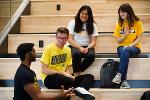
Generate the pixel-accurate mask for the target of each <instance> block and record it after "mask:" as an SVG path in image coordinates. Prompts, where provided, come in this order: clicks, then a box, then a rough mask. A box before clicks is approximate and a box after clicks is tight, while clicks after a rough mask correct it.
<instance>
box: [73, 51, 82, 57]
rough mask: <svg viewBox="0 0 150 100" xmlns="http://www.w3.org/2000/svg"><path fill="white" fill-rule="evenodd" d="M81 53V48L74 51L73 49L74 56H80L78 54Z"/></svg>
mask: <svg viewBox="0 0 150 100" xmlns="http://www.w3.org/2000/svg"><path fill="white" fill-rule="evenodd" d="M80 55H81V53H80V51H79V50H74V51H72V56H75V57H78V56H80Z"/></svg>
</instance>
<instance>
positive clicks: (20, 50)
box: [16, 43, 34, 61]
mask: <svg viewBox="0 0 150 100" xmlns="http://www.w3.org/2000/svg"><path fill="white" fill-rule="evenodd" d="M33 46H34V44H33V43H22V44H20V45H19V46H18V47H17V50H16V52H17V55H18V56H19V58H20V60H21V61H23V60H25V55H26V54H27V53H28V52H31V51H32V48H33Z"/></svg>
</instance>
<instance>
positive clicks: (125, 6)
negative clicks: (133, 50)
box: [118, 3, 140, 27]
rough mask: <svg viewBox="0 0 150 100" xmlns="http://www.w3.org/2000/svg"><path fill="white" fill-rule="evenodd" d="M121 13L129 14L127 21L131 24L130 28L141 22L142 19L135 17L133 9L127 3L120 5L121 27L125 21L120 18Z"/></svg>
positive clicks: (119, 20)
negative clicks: (136, 22)
mask: <svg viewBox="0 0 150 100" xmlns="http://www.w3.org/2000/svg"><path fill="white" fill-rule="evenodd" d="M120 11H122V12H127V20H128V23H129V26H130V27H132V26H133V25H134V22H135V21H139V20H140V19H139V18H138V17H137V16H136V15H135V13H134V11H133V8H132V7H131V6H130V4H128V3H125V4H122V5H120V7H119V9H118V14H119V19H118V22H119V25H120V26H122V25H123V21H124V20H123V19H122V18H121V16H120Z"/></svg>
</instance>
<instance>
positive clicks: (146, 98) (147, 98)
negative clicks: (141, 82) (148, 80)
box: [141, 91, 150, 100]
mask: <svg viewBox="0 0 150 100" xmlns="http://www.w3.org/2000/svg"><path fill="white" fill-rule="evenodd" d="M141 100H150V91H146V92H144V93H143V95H142V97H141Z"/></svg>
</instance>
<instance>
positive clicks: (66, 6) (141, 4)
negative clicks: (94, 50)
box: [31, 0, 150, 15]
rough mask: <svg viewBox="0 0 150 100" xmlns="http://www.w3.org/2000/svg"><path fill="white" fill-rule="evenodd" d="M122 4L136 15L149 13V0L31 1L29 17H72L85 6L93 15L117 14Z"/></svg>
mask: <svg viewBox="0 0 150 100" xmlns="http://www.w3.org/2000/svg"><path fill="white" fill-rule="evenodd" d="M123 3H130V4H131V5H132V7H133V9H134V11H135V13H136V14H148V13H150V6H149V4H150V1H149V0H142V1H140V0H115V1H114V0H82V1H81V0H59V1H58V0H31V15H56V14H57V15H66V14H68V15H74V14H76V13H77V11H78V10H79V8H80V7H81V6H82V5H85V4H86V5H89V6H90V7H91V8H92V10H93V13H94V14H117V11H118V8H119V6H120V5H121V4H123ZM72 5H73V6H72Z"/></svg>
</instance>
